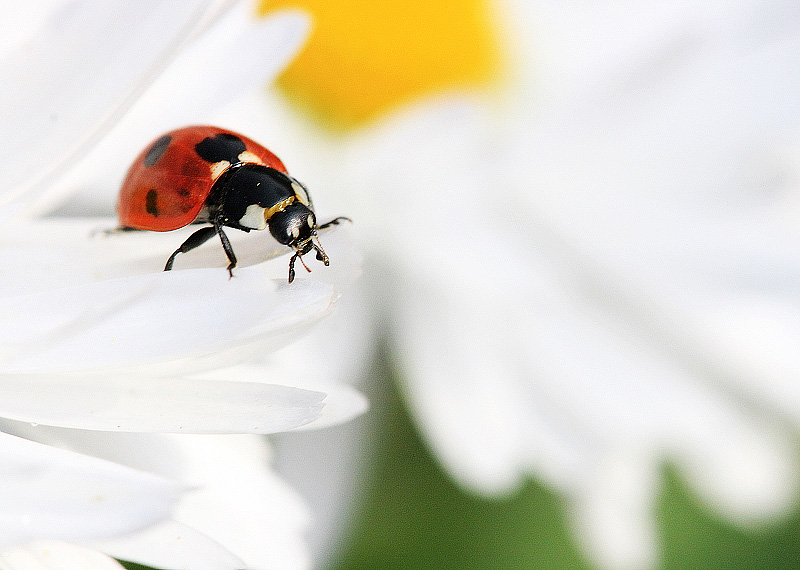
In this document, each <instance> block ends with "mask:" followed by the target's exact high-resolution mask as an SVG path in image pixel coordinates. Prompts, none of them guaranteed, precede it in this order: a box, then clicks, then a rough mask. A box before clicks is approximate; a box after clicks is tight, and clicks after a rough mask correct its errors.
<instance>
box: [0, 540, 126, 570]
mask: <svg viewBox="0 0 800 570" xmlns="http://www.w3.org/2000/svg"><path fill="white" fill-rule="evenodd" d="M0 569H2V570H124V568H123V566H122V565H121V564H120V563H119V562H117V561H116V560H114V559H113V558H110V557H108V556H106V555H105V554H101V553H100V552H98V551H96V550H91V549H89V548H85V547H82V546H76V545H74V544H69V543H66V542H57V541H38V542H34V543H32V544H26V545H25V546H19V547H16V548H11V549H8V550H3V551H0Z"/></svg>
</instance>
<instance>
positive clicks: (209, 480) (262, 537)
mask: <svg viewBox="0 0 800 570" xmlns="http://www.w3.org/2000/svg"><path fill="white" fill-rule="evenodd" d="M177 441H178V443H179V444H180V445H181V449H182V452H183V458H184V460H185V461H187V462H188V464H187V468H188V469H187V470H188V472H189V473H191V476H192V479H191V482H192V483H194V484H196V485H198V489H197V491H195V492H193V493H190V494H187V495H186V496H185V497H184V498H183V500H182V501H181V503H180V504H179V505H178V507H177V509H176V511H175V518H176V520H178V521H180V522H183V523H185V524H188V525H190V526H191V527H192V528H195V529H197V530H199V531H200V532H203V533H205V534H207V535H208V536H210V537H211V538H214V539H215V540H218V541H219V542H220V543H222V544H225V545H226V547H227V548H229V549H230V550H231V552H233V553H235V554H236V555H237V556H239V557H241V558H242V560H244V561H245V563H246V565H247V567H248V568H253V569H254V570H259V569H268V568H283V569H287V570H291V569H303V568H308V566H309V564H310V561H309V558H308V556H309V555H308V552H307V550H306V547H305V545H303V544H302V542H301V541H299V540H298V538H299V536H300V533H301V531H303V530H305V529H306V528H307V526H308V523H309V513H307V512H306V510H305V506H304V504H303V503H302V501H300V499H299V498H298V497H297V496H296V495H295V494H294V492H293V491H291V489H289V488H288V487H287V486H286V485H285V483H283V482H282V481H280V479H278V478H277V477H275V475H273V474H272V473H271V472H270V471H269V470H268V460H269V459H268V456H267V448H266V440H264V439H262V438H258V437H253V436H211V437H209V436H181V437H179V438H178V439H177Z"/></svg>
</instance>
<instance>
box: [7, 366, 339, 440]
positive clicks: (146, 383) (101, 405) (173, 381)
mask: <svg viewBox="0 0 800 570" xmlns="http://www.w3.org/2000/svg"><path fill="white" fill-rule="evenodd" d="M324 398H325V394H323V393H320V392H313V391H310V390H304V389H301V388H292V387H287V386H275V385H269V384H262V383H253V382H239V381H235V382H228V381H209V380H204V379H202V378H192V377H185V378H176V377H161V378H159V377H155V378H140V377H133V378H131V377H125V376H115V375H113V374H110V375H108V376H98V375H83V374H76V375H71V376H66V375H63V376H58V375H53V374H27V375H23V374H19V375H10V374H6V375H0V415H2V416H3V417H7V418H10V419H14V420H19V421H26V422H32V423H37V424H43V425H50V426H61V427H69V428H77V429H102V430H107V431H137V432H165V433H166V432H172V433H178V432H181V433H274V432H276V431H285V430H288V429H292V428H295V427H298V426H301V425H304V424H307V423H309V422H311V421H313V420H315V419H316V418H318V417H319V416H320V411H321V408H322V401H323V400H324Z"/></svg>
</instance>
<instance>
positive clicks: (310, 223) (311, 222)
mask: <svg viewBox="0 0 800 570" xmlns="http://www.w3.org/2000/svg"><path fill="white" fill-rule="evenodd" d="M306 222H307V223H308V227H309V228H311V229H312V230H313V229H314V226H315V225H316V223H315V222H314V216H313V215H311V214H309V215H308V218H306Z"/></svg>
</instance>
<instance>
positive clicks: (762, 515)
mask: <svg viewBox="0 0 800 570" xmlns="http://www.w3.org/2000/svg"><path fill="white" fill-rule="evenodd" d="M760 423H761V422H760V421H755V422H751V423H746V422H739V423H738V424H736V423H733V424H732V425H731V424H729V425H727V426H724V427H725V428H727V429H726V431H724V432H723V433H720V434H718V435H717V437H716V438H710V440H709V441H704V442H689V441H684V442H683V450H681V451H679V454H678V456H677V458H676V459H677V460H678V466H679V467H680V468H681V473H682V474H683V475H684V476H685V477H686V481H687V483H688V484H689V486H690V488H691V489H692V490H693V491H695V492H697V493H698V494H699V495H700V496H701V498H702V499H703V500H704V501H705V502H707V503H708V504H709V505H711V506H713V507H714V508H715V509H716V510H717V511H719V512H720V513H723V514H724V515H725V516H726V517H727V518H728V519H730V520H732V521H734V522H736V523H738V524H740V525H743V526H753V525H762V524H764V523H769V522H771V521H774V520H775V519H776V518H778V517H782V516H786V515H789V514H790V512H791V510H792V509H793V507H794V505H796V504H797V501H798V499H799V498H800V489H799V488H798V487H799V486H800V473H799V472H798V471H799V470H798V458H797V450H796V441H795V440H794V438H792V437H787V435H786V434H784V433H780V432H778V431H777V430H776V429H775V427H765V426H761V425H759V424H760ZM692 445H694V448H691V447H690V446H692Z"/></svg>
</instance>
